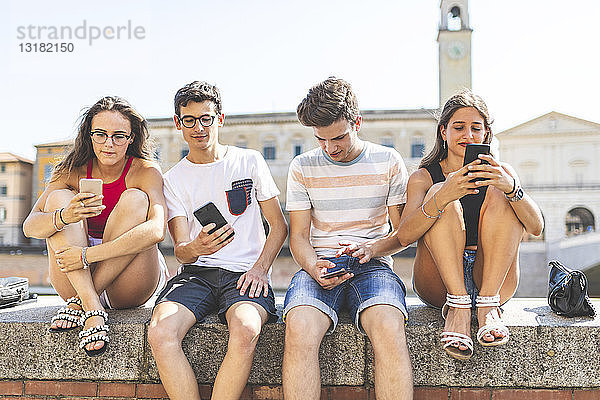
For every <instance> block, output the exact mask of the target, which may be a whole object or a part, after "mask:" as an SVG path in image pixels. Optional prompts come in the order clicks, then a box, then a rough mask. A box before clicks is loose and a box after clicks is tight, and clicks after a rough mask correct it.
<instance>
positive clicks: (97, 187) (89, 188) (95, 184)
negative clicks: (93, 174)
mask: <svg viewBox="0 0 600 400" xmlns="http://www.w3.org/2000/svg"><path fill="white" fill-rule="evenodd" d="M102 183H103V182H102V179H89V178H82V179H80V180H79V193H93V194H95V195H97V196H98V195H102ZM101 205H102V199H97V200H94V201H92V202H89V203H88V204H87V205H86V206H89V207H95V206H101Z"/></svg>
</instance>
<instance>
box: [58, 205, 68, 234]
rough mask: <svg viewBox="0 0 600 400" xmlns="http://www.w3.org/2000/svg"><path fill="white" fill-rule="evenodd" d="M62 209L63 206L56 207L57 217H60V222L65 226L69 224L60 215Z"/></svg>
mask: <svg viewBox="0 0 600 400" xmlns="http://www.w3.org/2000/svg"><path fill="white" fill-rule="evenodd" d="M64 209H65V208H64V207H63V208H59V209H58V217H59V218H60V222H62V223H63V224H65V226H66V225H69V224H68V223H66V222H65V220H64V219H63V217H62V212H63V210H64ZM63 229H65V228H64V227H63Z"/></svg>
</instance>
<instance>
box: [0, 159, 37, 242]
mask: <svg viewBox="0 0 600 400" xmlns="http://www.w3.org/2000/svg"><path fill="white" fill-rule="evenodd" d="M32 175H33V161H31V160H28V159H26V158H23V157H20V156H17V155H15V154H12V153H0V245H1V246H19V245H23V244H27V243H28V239H26V238H25V236H24V235H23V230H22V226H23V221H24V220H25V218H26V217H27V215H28V214H29V210H30V209H31V204H32V196H31V185H32Z"/></svg>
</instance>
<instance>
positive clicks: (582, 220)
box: [565, 207, 596, 236]
mask: <svg viewBox="0 0 600 400" xmlns="http://www.w3.org/2000/svg"><path fill="white" fill-rule="evenodd" d="M565 225H566V231H567V232H566V233H567V236H574V235H581V234H582V233H589V232H594V231H595V230H596V223H595V220H594V214H592V212H591V211H590V210H588V209H587V208H584V207H575V208H573V209H572V210H571V211H569V212H568V213H567V217H566V219H565Z"/></svg>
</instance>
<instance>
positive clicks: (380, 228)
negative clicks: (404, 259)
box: [283, 78, 413, 400]
mask: <svg viewBox="0 0 600 400" xmlns="http://www.w3.org/2000/svg"><path fill="white" fill-rule="evenodd" d="M297 112H298V119H299V120H300V122H301V123H302V124H303V125H305V126H310V127H312V128H313V133H314V135H315V137H316V139H317V141H318V143H319V148H316V149H314V150H311V151H308V152H306V153H304V154H301V155H299V156H298V157H296V158H294V160H293V161H292V163H291V165H290V169H289V175H288V184H287V207H286V208H287V210H288V211H289V213H290V250H291V252H292V255H293V256H294V260H295V261H296V262H297V263H298V265H299V266H300V267H301V270H300V271H298V272H297V273H296V274H295V275H294V277H293V279H292V283H291V285H290V287H289V289H288V291H287V294H286V298H285V305H284V320H285V322H286V334H285V352H284V359H283V390H284V396H285V398H286V399H288V400H291V399H303V400H304V399H319V398H320V393H321V389H320V375H319V346H320V343H321V340H322V339H323V337H324V335H325V334H326V333H331V332H332V331H333V330H335V327H336V325H337V321H338V313H339V311H340V309H341V308H342V306H344V307H346V308H347V309H348V311H349V312H350V316H351V317H352V318H353V320H354V321H355V323H356V326H357V328H358V329H359V330H360V331H361V332H363V333H366V334H367V336H368V337H369V339H370V341H371V343H372V345H373V351H374V354H375V391H376V394H377V399H378V400H381V399H411V398H412V386H413V384H412V368H411V364H410V358H409V355H408V347H407V345H406V335H405V331H404V325H405V321H406V319H407V318H408V314H407V311H406V303H405V301H404V296H405V294H406V290H405V287H404V284H403V283H402V281H401V280H400V278H398V276H397V275H396V274H395V273H394V272H393V270H392V268H391V267H392V258H391V255H392V254H394V253H395V252H397V251H399V250H400V243H399V242H398V240H397V239H396V238H395V235H394V231H395V229H396V228H397V226H398V224H399V221H400V214H401V212H402V208H403V207H404V203H405V201H406V184H407V181H408V174H407V171H406V167H405V165H404V162H403V161H402V158H401V157H400V155H399V154H398V152H396V151H395V150H393V149H390V148H387V147H383V146H379V145H376V144H373V143H370V142H367V141H364V140H361V139H359V137H358V131H359V130H360V126H361V122H362V119H361V116H360V113H359V110H358V103H357V100H356V96H355V95H354V93H353V92H352V88H351V87H350V84H348V83H347V82H346V81H344V80H342V79H337V78H329V79H327V80H325V81H323V82H321V83H319V84H317V85H315V86H314V87H313V88H311V89H310V90H309V92H308V95H307V96H306V98H305V99H304V100H302V102H301V103H300V105H299V106H298V110H297ZM389 221H391V224H392V226H393V230H391V229H390V226H389ZM336 264H342V265H344V267H345V269H346V272H345V273H344V274H343V275H339V276H336V277H330V278H327V277H324V276H323V275H325V274H326V273H327V272H330V271H333V270H335V269H334V267H335V265H336Z"/></svg>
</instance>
